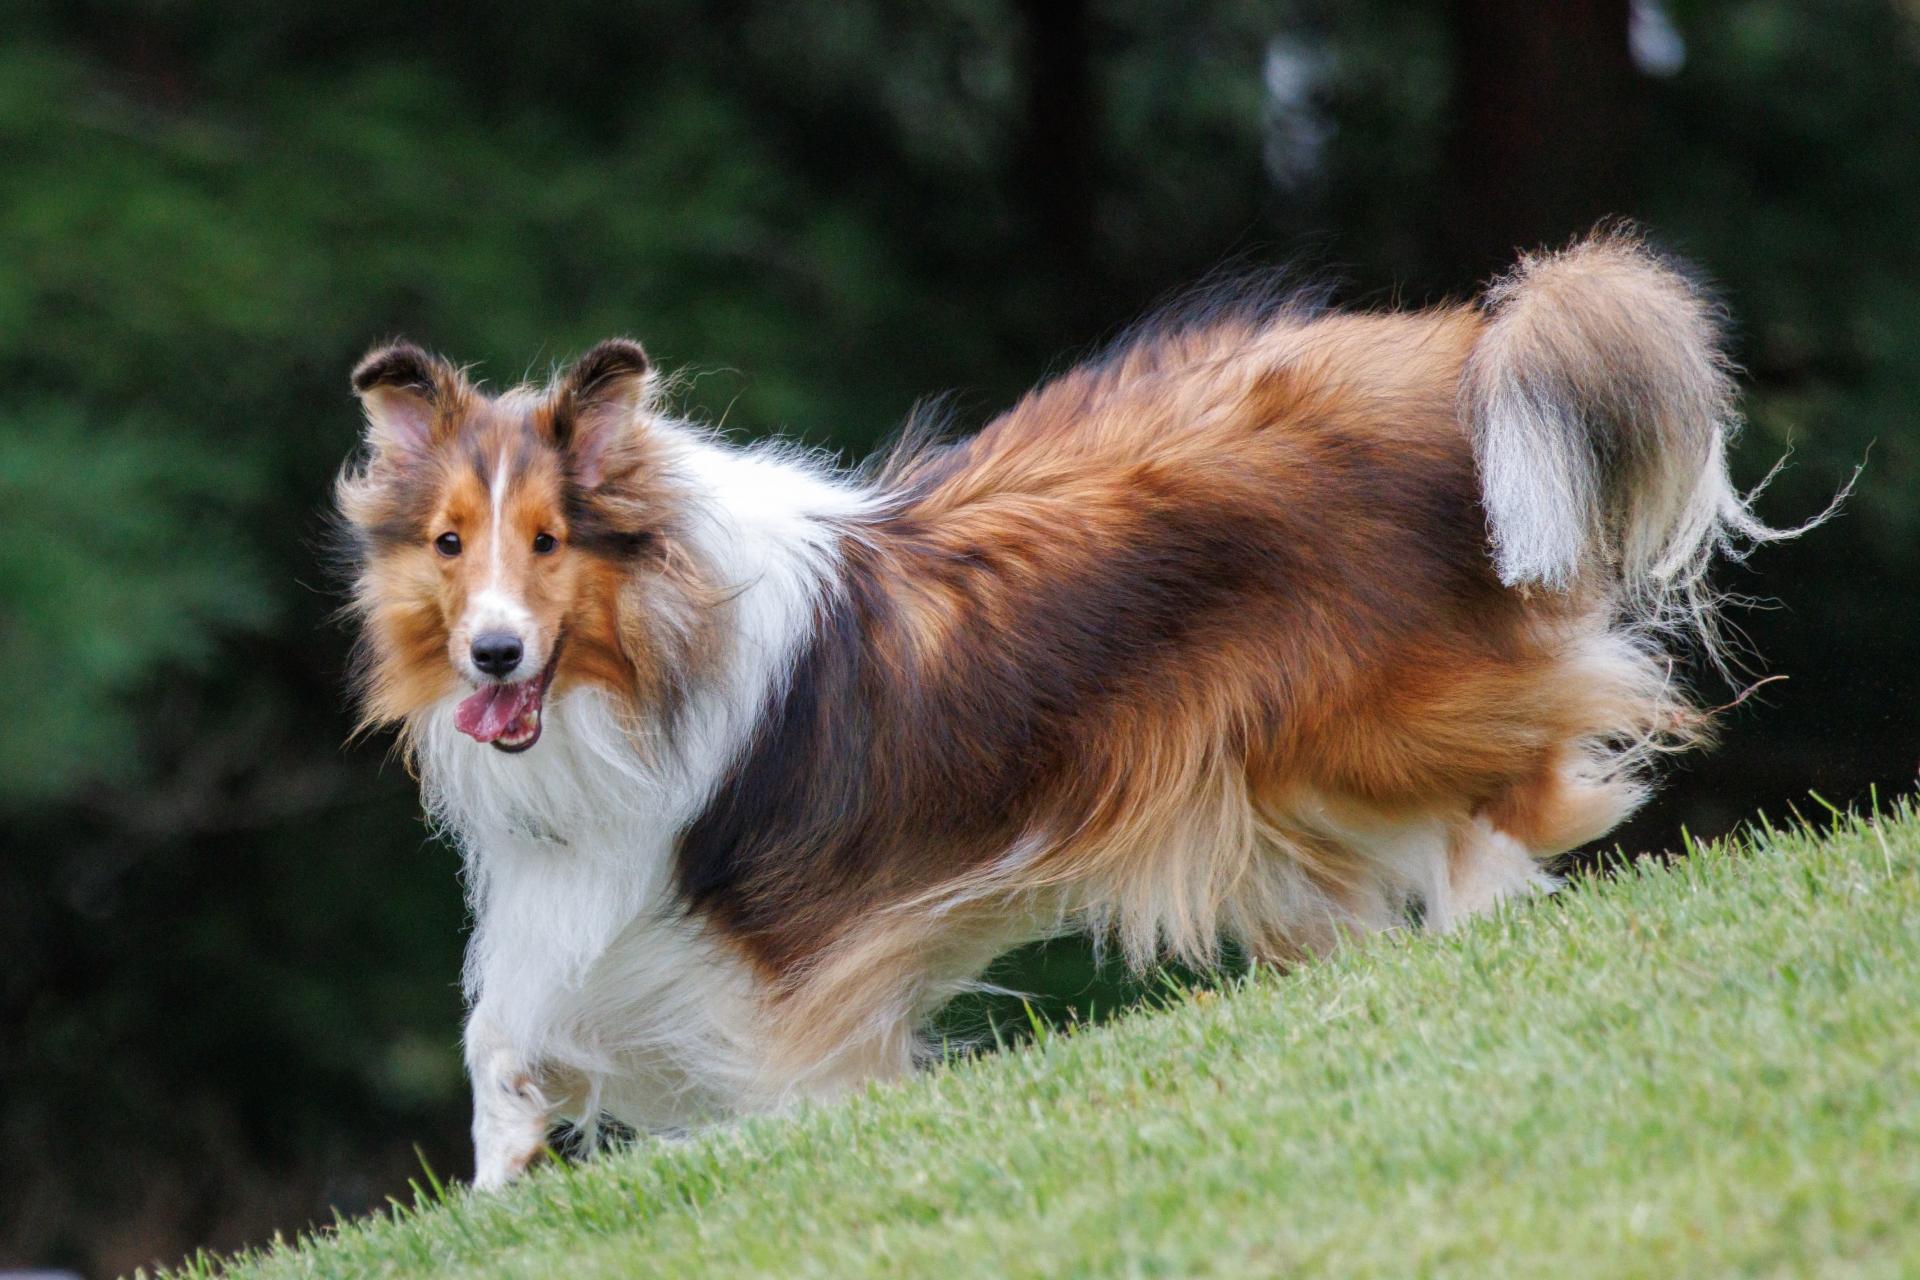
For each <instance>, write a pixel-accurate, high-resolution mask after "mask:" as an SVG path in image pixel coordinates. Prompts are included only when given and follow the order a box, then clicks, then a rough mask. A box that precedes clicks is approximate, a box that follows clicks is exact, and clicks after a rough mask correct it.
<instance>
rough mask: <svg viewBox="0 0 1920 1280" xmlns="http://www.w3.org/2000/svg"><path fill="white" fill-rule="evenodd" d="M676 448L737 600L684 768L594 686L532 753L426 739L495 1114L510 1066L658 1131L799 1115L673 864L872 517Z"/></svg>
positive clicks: (795, 483)
mask: <svg viewBox="0 0 1920 1280" xmlns="http://www.w3.org/2000/svg"><path fill="white" fill-rule="evenodd" d="M656 429H657V430H660V431H662V432H663V433H666V434H667V437H668V439H669V440H670V441H671V442H672V444H673V447H674V454H675V458H674V464H673V465H674V471H675V473H676V475H677V477H678V478H679V479H680V480H681V481H682V483H683V485H684V490H685V493H686V496H687V499H688V501H689V503H690V507H691V511H692V515H691V519H690V528H689V529H688V531H687V537H688V540H689V542H690V543H691V544H692V550H693V551H694V553H695V554H696V555H697V556H698V557H699V558H700V560H701V561H702V562H704V563H705V564H706V565H708V566H709V567H710V568H711V569H712V570H713V571H714V573H715V574H716V577H717V580H718V583H719V585H720V586H721V587H722V588H723V589H724V590H725V591H726V593H727V594H728V596H729V597H730V601H729V604H728V606H727V608H728V618H727V636H726V639H725V641H724V644H723V650H722V655H723V656H722V661H721V664H720V668H719V674H717V675H716V676H715V677H713V678H712V679H711V680H710V681H709V682H708V683H707V684H705V685H704V686H703V687H701V688H700V689H698V690H696V691H695V693H694V695H693V697H692V700H691V703H690V705H689V707H688V709H687V713H686V716H685V720H684V724H683V726H682V727H681V729H680V730H679V731H678V732H677V733H676V736H675V741H674V743H673V745H672V749H671V750H666V749H658V750H651V751H648V750H642V749H641V747H642V744H643V743H645V740H646V735H648V734H651V733H653V732H655V731H656V728H655V726H652V725H649V724H636V723H632V722H631V718H630V716H629V714H628V713H626V712H625V711H624V709H623V708H622V706H621V705H620V704H619V703H618V702H617V701H616V700H614V699H613V698H610V697H608V696H607V695H605V694H603V693H600V692H597V691H595V690H593V689H590V688H576V689H570V690H568V691H566V692H565V693H564V694H561V695H558V696H556V697H554V698H553V699H552V700H551V701H550V702H549V704H548V706H547V708H546V710H545V711H544V713H543V716H542V724H543V733H542V736H541V739H540V742H539V744H538V745H537V746H535V747H534V748H533V749H532V750H531V751H528V752H526V753H525V754H520V755H509V754H505V753H502V752H498V751H495V750H493V749H492V748H491V747H488V746H484V745H482V744H480V743H477V742H474V741H472V740H471V739H468V738H466V737H464V736H462V735H461V734H460V733H458V732H457V731H456V730H455V729H454V726H453V709H454V706H455V705H456V703H457V701H458V697H457V696H456V697H454V698H450V699H448V700H447V701H446V702H445V703H443V704H442V705H440V706H438V707H436V708H433V709H432V710H431V711H430V712H428V713H427V715H426V716H425V718H424V720H423V721H422V722H421V724H420V725H419V727H418V735H417V736H418V748H419V763H420V772H421V783H422V793H423V796H424V798H425V801H426V804H427V807H428V811H429V813H430V814H431V816H432V818H433V820H434V821H435V823H436V824H437V825H438V826H439V827H440V828H441V829H442V830H443V831H444V832H445V833H447V834H448V835H449V836H451V837H452V838H453V840H454V841H455V842H456V843H457V844H458V846H459V848H460V850H461V852H462V854H463V856H464V857H465V859H466V865H467V887H468V893H469V896H470V899H471V902H472V908H473V912H474V918H475V926H474V933H473V938H472V942H471V944H470V946H469V949H468V953H467V963H466V972H465V981H466V989H467V996H468V999H469V1001H470V1002H471V1004H472V1015H471V1017H470V1019H469V1023H468V1059H469V1064H470V1066H471V1067H473V1068H474V1070H475V1086H476V1099H477V1101H479V1102H481V1105H482V1109H484V1107H485V1099H484V1089H485V1088H486V1087H487V1084H488V1082H487V1081H486V1080H484V1079H483V1078H482V1077H483V1076H487V1075H496V1074H498V1072H499V1071H500V1070H504V1069H507V1068H504V1067H500V1066H499V1065H498V1063H506V1064H512V1069H527V1068H541V1069H554V1068H557V1069H559V1070H560V1071H561V1072H563V1073H570V1074H572V1075H573V1076H575V1077H577V1078H578V1079H579V1080H581V1081H583V1082H584V1090H585V1091H584V1096H582V1097H580V1098H577V1099H574V1100H573V1102H572V1104H571V1105H570V1107H569V1110H573V1111H576V1112H580V1113H585V1114H592V1113H594V1112H596V1111H602V1110H603V1111H605V1112H607V1113H609V1114H611V1115H613V1116H614V1117H616V1118H617V1119H619V1120H621V1121H623V1122H625V1123H627V1124H630V1125H633V1126H635V1127H637V1128H641V1129H650V1130H659V1129H670V1128H675V1127H679V1126H684V1125H687V1124H691V1123H695V1122H697V1121H699V1120H701V1119H705V1118H711V1117H712V1116H713V1115H715V1114H717V1113H719V1112H722V1111H732V1110H737V1109H753V1108H755V1107H763V1106H768V1105H774V1104H777V1103H778V1102H779V1101H780V1100H781V1099H780V1098H779V1097H778V1096H777V1094H774V1095H770V1094H769V1092H768V1091H769V1090H770V1089H774V1088H775V1086H774V1085H773V1084H772V1083H771V1082H770V1081H769V1079H768V1076H767V1073H766V1072H764V1071H763V1070H762V1069H761V1062H762V1059H763V1050H762V1044H763V1041H762V1037H761V1034H760V1030H759V1015H758V1013H757V1006H756V1004H755V1001H754V992H753V989H752V980H751V977H750V975H749V974H748V973H747V972H746V970H745V968H744V966H743V965H742V964H741V963H740V962H739V961H738V960H736V959H735V958H734V957H733V956H732V955H731V954H730V953H728V952H726V951H724V950H722V949H721V948H719V947H718V946H716V945H715V944H713V943H712V942H711V941H710V940H708V939H707V938H706V937H704V936H703V935H702V932H701V930H700V927H699V925H698V922H697V921H695V920H693V919H691V918H689V917H688V915H687V913H686V912H685V910H684V909H683V907H682V906H681V904H680V903H679V902H678V901H677V900H676V895H675V892H674V885H673V851H674V845H675V841H676V838H677V836H678V835H679V833H680V832H681V830H683V829H684V828H685V826H686V825H687V824H688V823H689V822H691V821H692V820H693V819H694V818H695V817H696V816H697V815H698V814H699V813H700V811H701V808H702V807H703V806H704V805H705V803H706V802H707V800H708V798H709V796H710V795H711V794H712V793H713V790H714V789H715V787H716V786H717V785H718V784H719V782H720V780H721V778H722V777H723V775H724V773H725V771H726V769H727V767H728V766H729V765H730V764H731V762H732V761H733V759H734V757H735V756H736V755H737V754H738V753H739V751H740V750H741V748H742V747H743V746H744V744H745V742H746V740H747V737H748V735H749V733H750V732H751V730H752V728H753V725H754V723H755V721H756V720H757V718H758V717H759V716H760V714H761V712H762V708H764V707H765V706H766V705H767V700H768V699H769V697H770V696H772V695H773V694H775V693H777V692H778V691H779V689H780V684H781V681H782V680H783V679H784V678H785V675H786V673H787V671H788V670H789V669H790V667H791V664H792V661H793V658H794V655H795V653H796V651H797V650H798V648H799V646H800V644H801V643H802V641H803V640H804V639H805V637H806V634H807V631H808V628H809V625H810V623H811V620H812V618H813V615H814V611H815V608H816V606H817V605H818V603H819V601H820V600H821V599H822V598H823V597H824V596H826V595H827V594H828V593H829V592H831V591H832V590H833V584H834V582H835V578H836V569H837V553H836V540H837V538H838V536H839V532H840V530H839V527H838V526H837V522H839V521H843V520H846V519H848V518H850V517H858V516H859V515H861V514H862V513H863V512H864V511H865V510H866V509H867V502H868V500H867V498H866V496H865V495H864V494H862V493H860V492H859V491H857V490H855V489H853V488H851V487H850V486H847V485H845V484H843V483H842V482H841V481H839V480H838V479H837V478H835V477H834V476H833V475H832V474H831V473H830V472H829V470H828V469H827V468H826V467H824V466H822V465H821V464H820V463H819V462H817V461H816V460H814V459H812V458H809V457H806V456H804V455H801V454H798V453H795V452H793V451H791V450H778V449H755V450H739V449H735V448H732V447H730V446H728V445H726V444H725V443H723V442H721V441H718V440H715V439H712V438H709V437H706V436H703V435H700V434H698V433H696V432H695V431H693V430H692V429H690V428H686V427H683V426H679V425H677V424H658V425H657V427H656ZM647 745H650V746H654V747H659V746H661V744H657V743H655V744H647ZM496 1060H497V1062H496ZM489 1064H494V1065H489Z"/></svg>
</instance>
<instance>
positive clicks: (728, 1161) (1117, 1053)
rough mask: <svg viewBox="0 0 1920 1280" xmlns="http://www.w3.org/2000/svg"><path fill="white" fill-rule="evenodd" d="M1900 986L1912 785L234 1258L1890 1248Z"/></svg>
mask: <svg viewBox="0 0 1920 1280" xmlns="http://www.w3.org/2000/svg"><path fill="white" fill-rule="evenodd" d="M1917 993H1920V819H1917V818H1916V815H1915V813H1914V812H1913V810H1912V808H1911V807H1907V808H1903V809H1902V810H1901V812H1900V813H1899V814H1897V815H1894V816H1890V817H1888V818H1886V819H1883V820H1882V822H1881V823H1880V824H1879V825H1878V826H1870V825H1867V824H1864V823H1860V822H1855V821H1850V822H1847V823H1843V824H1841V825H1840V827H1839V829H1838V831H1837V832H1836V833H1835V834H1833V835H1831V836H1829V837H1826V838H1824V839H1822V838H1816V837H1814V836H1812V835H1809V834H1805V833H1785V832H1782V833H1777V834H1768V835H1764V836H1762V837H1761V838H1760V839H1758V840H1757V841H1756V842H1755V843H1754V844H1753V845H1752V846H1750V847H1748V846H1741V847H1732V848H1727V847H1718V848H1710V849H1707V850H1703V851H1702V852H1700V853H1699V854H1698V855H1697V856H1696V857H1694V858H1692V859H1690V860H1688V861H1685V862H1683V863H1680V864H1678V865H1676V866H1674V867H1671V868H1663V867H1658V866H1652V865H1643V866H1640V867H1638V868H1637V869H1635V870H1634V871H1632V872H1630V873H1628V874H1625V875H1623V876H1621V877H1620V878H1618V879H1614V880H1611V881H1604V882H1592V883H1586V884H1582V885H1579V886H1577V887H1575V888H1572V889H1570V890H1568V891H1566V892H1564V893H1562V894H1560V895H1559V896H1557V897H1556V898H1554V899H1552V900H1550V901H1546V902H1541V903H1534V904H1530V905H1527V906H1524V907H1523V908H1521V909H1519V910H1515V911H1512V912H1510V913H1507V914H1504V915H1502V916H1500V917H1499V918H1496V919H1490V920H1487V921H1484V922H1482V923H1480V924H1478V925H1477V926H1475V927H1472V928H1469V929H1467V930H1465V931H1464V932H1462V933H1460V934H1457V935H1454V936H1452V937H1446V938H1427V937H1414V936H1406V937H1393V938H1386V939H1381V940H1378V941H1374V942H1370V943H1368V944H1366V945H1363V946H1355V947H1352V948H1350V949H1348V950H1346V951H1345V952H1344V953H1342V954H1340V955H1338V956H1336V957H1334V958H1332V959H1330V960H1328V961H1325V962H1323V963H1320V964H1316V965H1312V966H1309V967H1307V968H1304V969H1301V970H1299V971H1297V972H1294V973H1292V974H1290V975H1285V976H1278V975H1273V974H1265V975H1262V976H1259V977H1258V978H1255V979H1251V980H1248V981H1246V982H1245V983H1244V984H1242V985H1240V986H1239V987H1237V988H1236V989H1233V990H1230V991H1227V992H1224V993H1222V994H1218V995H1215V994H1213V993H1201V994H1198V995H1196V996H1193V997H1191V998H1189V999H1186V1000H1183V1001H1182V1002H1180V1003H1179V1004H1178V1005H1177V1006H1176V1007H1174V1008H1171V1009H1168V1010H1165V1011H1162V1012H1157V1013H1151V1014H1141V1015H1137V1016H1133V1017H1129V1018H1125V1019H1122V1020H1120V1021H1118V1022H1116V1023H1114V1024H1112V1025H1109V1026H1105V1027H1101V1028H1096V1029H1091V1030H1084V1031H1081V1032H1079V1033H1076V1034H1073V1035H1054V1036H1051V1037H1049V1038H1047V1039H1045V1040H1044V1041H1043V1042H1042V1043H1040V1044H1038V1045H1036V1046H1032V1047H1029V1048H1027V1049H1025V1050H1022V1051H1020V1052H1017V1053H1011V1054H1006V1055H1000V1056H994V1057H989V1058H985V1059H980V1060H975V1061H968V1062H963V1063H959V1064H957V1065H955V1066H952V1067H949V1068H947V1069H944V1070H941V1071H937V1072H934V1073H932V1074H930V1075H928V1076H927V1077H925V1078H922V1079H919V1080H916V1081H913V1082H912V1083H910V1084H907V1085H904V1086H898V1087H892V1088H885V1089H876V1090H873V1091H871V1092H870V1093H868V1094H866V1095H864V1096H862V1097H859V1098H857V1099H854V1100H852V1101H851V1102H848V1103H845V1104H842V1105H839V1106H833V1107H824V1108H816V1109H810V1110H806V1111H803V1112H801V1113H800V1114H798V1115H794V1116H790V1117H786V1118H780V1119H762V1120H756V1121H752V1122H750V1123H747V1124H744V1125H740V1126H737V1127H734V1128H731V1129H726V1130H722V1131H718V1132H715V1133H712V1134H710V1135H708V1136H706V1137H704V1138H702V1139H700V1140H697V1141H693V1142H687V1143H680V1144H671V1145H655V1146H651V1147H645V1148H641V1149H637V1150H633V1151H629V1152H627V1153H624V1154H621V1155H618V1156H614V1157H610V1158H606V1159H602V1160H600V1161H598V1162H595V1163H593V1164H590V1165H587V1166H582V1167H574V1168H553V1169H547V1170H545V1171H543V1172H541V1173H540V1174H539V1175H538V1176H536V1177H534V1178H533V1179H531V1180H530V1181H529V1182H528V1183H526V1184H523V1185H522V1186H520V1187H518V1188H516V1189H515V1190H514V1191H512V1192H511V1193H509V1194H507V1195H506V1196H504V1197H502V1198H500V1199H498V1200H493V1201H489V1200H486V1199H479V1198H473V1197H470V1196H468V1195H467V1194H466V1193H464V1192H460V1191H455V1192H453V1193H452V1194H451V1195H450V1196H449V1197H448V1198H447V1201H446V1203H444V1204H442V1205H438V1206H435V1207H432V1208H429V1209H427V1210H425V1211H423V1212H420V1213H407V1214H403V1215H400V1216H399V1217H398V1218H394V1219H381V1220H377V1221H372V1222H366V1223H361V1224H358V1225H355V1226H352V1227H349V1228H347V1229H345V1230H343V1231H341V1232H340V1233H338V1234H337V1235H335V1234H329V1235H327V1236H326V1237H324V1238H322V1239H319V1240H317V1241H312V1242H308V1243H307V1244H306V1245H305V1246H304V1247H301V1248H299V1249H279V1250H276V1251H273V1252H271V1253H269V1254H267V1255H265V1256H260V1257H254V1258H249V1259H243V1260H240V1261H238V1262H236V1263H235V1264H233V1269H234V1272H235V1273H237V1274H239V1275H244V1276H263V1277H264V1276H276V1277H277V1276H307V1275H313V1276H353V1277H360V1276H368V1275H393V1276H412V1275H427V1274H438V1273H442V1272H454V1273H474V1274H484V1275H499V1276H553V1275H562V1276H569V1277H571V1276H588V1277H591V1276H628V1275H651V1274H663V1275H692V1274H698V1275H703V1276H729V1275H753V1274H764V1273H777V1274H791V1275H804V1276H821V1277H846V1276H857V1275H869V1274H871V1275H930V1274H940V1275H943V1276H996V1277H997V1276H1037V1275H1068V1274H1073V1275H1085V1274H1093V1275H1172V1276H1188V1275H1223V1276H1245V1275H1259V1274H1283V1273H1295V1272H1304V1273H1308V1274H1327V1275H1338V1276H1369V1275H1393V1276H1400V1275H1411V1274H1420V1275H1436V1276H1438V1275H1459V1276H1476V1277H1477V1276H1484V1275H1506V1274H1510V1275H1533V1276H1538V1275H1554V1276H1578V1275H1607V1276H1621V1275H1645V1276H1662V1277H1665V1276H1675V1275H1704V1274H1728V1273H1739V1274H1754V1275H1804V1274H1810V1273H1822V1274H1862V1275H1889V1276H1891V1275H1899V1274H1905V1275H1913V1274H1920V1018H1916V1005H1917V1004H1920V994H1917ZM190 1270H191V1271H192V1272H193V1273H194V1274H201V1273H202V1272H203V1271H204V1272H211V1271H213V1270H214V1269H213V1268H202V1267H195V1268H191V1269H190Z"/></svg>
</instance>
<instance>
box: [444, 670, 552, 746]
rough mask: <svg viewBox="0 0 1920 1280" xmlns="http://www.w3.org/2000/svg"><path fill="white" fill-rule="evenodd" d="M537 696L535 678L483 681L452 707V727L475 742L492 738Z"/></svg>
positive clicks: (509, 724)
mask: <svg viewBox="0 0 1920 1280" xmlns="http://www.w3.org/2000/svg"><path fill="white" fill-rule="evenodd" d="M539 696H540V689H539V681H537V680H522V681H521V682H520V683H518V684H490V685H487V686H485V687H483V688H482V689H480V690H479V691H478V692H477V693H474V694H473V695H472V696H471V697H469V698H467V699H465V700H464V701H463V702H461V704H460V705H459V706H458V707H456V708H455V709H454V712H453V727H454V728H456V729H458V730H459V731H460V732H462V733H464V734H466V735H467V736H468V737H470V738H472V739H473V740H474V741H476V742H492V741H493V740H494V739H495V738H498V737H500V736H501V735H502V734H504V733H506V732H507V730H508V729H510V728H512V727H513V722H514V721H515V720H517V719H519V718H520V716H521V714H522V713H524V712H525V711H526V710H527V708H528V707H530V706H531V705H532V704H533V702H534V700H535V699H537V698H538V697H539Z"/></svg>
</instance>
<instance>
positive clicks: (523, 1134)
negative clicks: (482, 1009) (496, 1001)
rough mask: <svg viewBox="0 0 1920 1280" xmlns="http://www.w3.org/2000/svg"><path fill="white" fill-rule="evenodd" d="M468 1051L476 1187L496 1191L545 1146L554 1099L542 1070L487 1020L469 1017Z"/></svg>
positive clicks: (552, 1115)
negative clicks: (506, 1040)
mask: <svg viewBox="0 0 1920 1280" xmlns="http://www.w3.org/2000/svg"><path fill="white" fill-rule="evenodd" d="M466 1050H467V1074H468V1075H469V1076H470V1077H471V1079H472V1081H473V1164H474V1171H473V1185H474V1187H475V1189H476V1190H480V1191H496V1190H498V1189H499V1188H501V1187H504V1186H505V1185H506V1184H507V1183H509V1182H511V1181H512V1180H513V1179H514V1178H516V1177H518V1176H519V1175H520V1174H521V1173H522V1172H524V1171H525V1170H526V1167H527V1165H528V1164H530V1163H531V1162H532V1161H533V1160H534V1159H535V1157H537V1156H538V1155H539V1154H540V1153H541V1151H542V1150H544V1149H545V1147H546V1143H547V1130H548V1128H549V1127H551V1125H552V1123H553V1119H554V1111H555V1100H554V1099H553V1098H551V1097H549V1096H548V1090H549V1087H550V1086H549V1085H548V1084H547V1082H546V1081H545V1080H544V1079H543V1074H542V1072H541V1071H540V1070H539V1069H538V1068H537V1067H535V1066H534V1065H533V1064H530V1063H527V1062H525V1061H523V1060H522V1059H521V1058H520V1057H519V1055H517V1054H516V1053H515V1052H514V1051H513V1050H512V1049H511V1048H509V1047H508V1046H507V1045H506V1044H505V1043H504V1042H503V1041H502V1039H501V1037H500V1036H499V1033H498V1031H497V1030H496V1029H495V1028H494V1026H493V1024H492V1023H491V1022H489V1021H488V1020H486V1019H484V1018H482V1017H479V1016H475V1017H473V1018H471V1019H469V1020H468V1022H467V1034H466Z"/></svg>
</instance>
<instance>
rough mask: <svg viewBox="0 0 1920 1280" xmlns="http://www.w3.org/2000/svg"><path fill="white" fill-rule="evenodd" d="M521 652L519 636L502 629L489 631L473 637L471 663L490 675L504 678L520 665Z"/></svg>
mask: <svg viewBox="0 0 1920 1280" xmlns="http://www.w3.org/2000/svg"><path fill="white" fill-rule="evenodd" d="M521 652H522V650H521V645H520V637H519V636H510V635H508V634H507V633H506V632H504V631H490V632H488V633H487V634H486V635H484V636H476V637H475V638H474V641H473V665H474V666H476V667H478V668H480V669H481V670H482V671H484V672H486V673H487V674H488V675H490V676H498V677H499V678H501V679H503V680H504V679H505V678H506V677H508V676H510V675H512V674H513V669H514V668H515V667H517V666H519V665H520V654H521Z"/></svg>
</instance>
